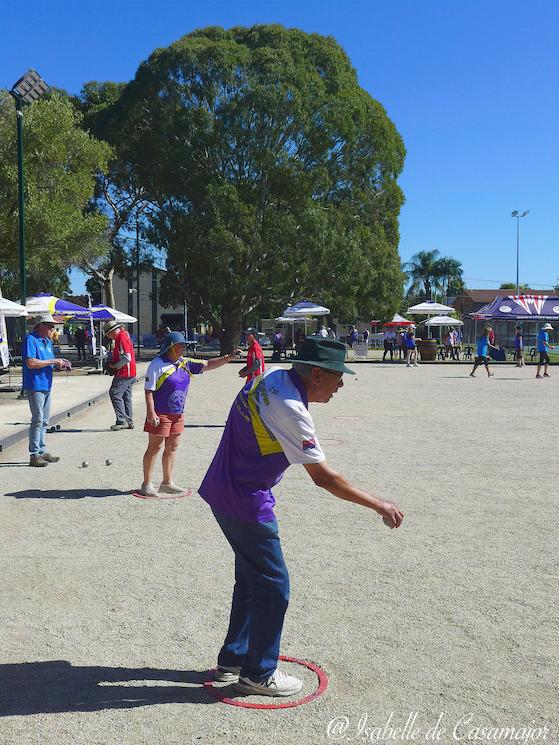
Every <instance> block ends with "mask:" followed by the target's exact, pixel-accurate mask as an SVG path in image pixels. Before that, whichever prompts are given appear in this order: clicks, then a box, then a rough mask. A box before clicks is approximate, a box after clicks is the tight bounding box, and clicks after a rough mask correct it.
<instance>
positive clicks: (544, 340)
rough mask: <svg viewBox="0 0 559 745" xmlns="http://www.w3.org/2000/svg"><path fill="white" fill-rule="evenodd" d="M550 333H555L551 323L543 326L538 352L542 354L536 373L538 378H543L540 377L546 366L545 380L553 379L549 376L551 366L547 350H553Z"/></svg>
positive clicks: (539, 337)
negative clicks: (548, 369)
mask: <svg viewBox="0 0 559 745" xmlns="http://www.w3.org/2000/svg"><path fill="white" fill-rule="evenodd" d="M548 331H553V326H552V325H551V324H550V323H546V324H545V326H542V327H541V329H540V332H539V334H538V352H539V353H540V361H539V362H538V371H537V373H536V378H541V377H542V376H541V375H540V372H541V369H542V365H543V366H544V368H543V377H544V378H550V377H551V375H549V374H548V372H547V366H548V365H549V355H548V353H547V350H548V349H553V347H552V346H551V344H550V343H549V333H548Z"/></svg>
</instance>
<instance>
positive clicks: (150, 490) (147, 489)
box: [140, 481, 159, 497]
mask: <svg viewBox="0 0 559 745" xmlns="http://www.w3.org/2000/svg"><path fill="white" fill-rule="evenodd" d="M140 494H141V495H142V496H143V497H158V496H159V494H158V493H157V492H156V491H155V486H154V485H153V484H152V483H151V481H148V482H147V484H142V488H141V489H140Z"/></svg>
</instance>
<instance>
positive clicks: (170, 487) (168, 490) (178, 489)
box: [159, 481, 186, 494]
mask: <svg viewBox="0 0 559 745" xmlns="http://www.w3.org/2000/svg"><path fill="white" fill-rule="evenodd" d="M159 491H160V493H161V494H184V493H185V491H186V489H183V488H182V486H177V485H176V484H174V483H173V482H172V481H170V482H169V483H168V484H165V483H164V482H163V481H162V482H161V483H160V484H159Z"/></svg>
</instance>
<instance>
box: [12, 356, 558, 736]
mask: <svg viewBox="0 0 559 745" xmlns="http://www.w3.org/2000/svg"><path fill="white" fill-rule="evenodd" d="M354 367H355V369H356V371H357V375H356V376H355V377H354V378H352V377H351V376H346V384H345V386H344V388H343V390H341V391H339V392H338V394H337V395H336V396H335V397H334V398H333V400H332V401H331V402H330V403H329V404H328V405H320V404H314V405H311V411H312V413H313V417H314V419H315V423H316V425H317V431H318V434H319V438H320V439H321V441H323V442H324V447H325V450H326V453H327V456H328V460H329V462H330V463H331V465H333V466H334V467H336V468H338V469H339V470H341V471H342V472H343V473H345V474H346V475H347V476H348V477H350V478H351V479H353V480H354V481H355V482H356V483H357V484H359V485H361V486H363V487H365V488H369V489H371V490H373V491H375V492H376V493H377V494H379V495H381V496H383V497H385V498H387V499H392V500H393V501H395V502H397V504H398V505H399V506H400V507H401V508H402V509H403V510H404V512H405V513H406V519H405V522H404V525H403V526H402V527H401V528H400V529H399V530H395V531H390V530H388V529H387V528H386V527H385V526H384V525H383V524H382V521H381V520H380V518H379V517H378V516H377V515H376V514H375V513H373V512H369V511H367V510H365V509H363V508H360V507H357V506H354V505H351V504H348V503H345V502H343V501H341V500H338V499H336V498H335V497H332V496H331V495H329V494H327V493H325V492H322V491H320V490H319V489H317V488H316V487H315V486H314V485H313V484H312V482H311V481H310V479H309V477H308V475H307V473H306V471H305V470H304V469H303V468H302V467H292V468H290V469H289V470H288V472H287V473H286V476H285V478H284V480H283V481H282V483H281V484H280V485H279V486H278V487H277V488H276V497H277V500H278V508H277V516H278V520H279V523H280V532H281V535H282V542H283V548H284V553H285V556H286V560H287V563H288V566H289V568H290V574H291V581H292V597H291V604H290V608H289V610H288V613H287V618H286V624H285V630H284V635H283V646H282V653H283V654H286V655H288V656H293V657H298V658H303V659H309V660H311V661H313V662H316V663H317V664H319V665H320V666H321V667H322V668H323V669H324V670H325V671H326V673H327V675H328V677H329V679H330V682H329V687H328V689H327V690H326V692H325V694H324V695H323V696H322V697H321V698H320V699H318V700H317V701H315V702H313V703H311V704H309V705H306V706H304V707H299V708H294V709H286V710H282V711H277V712H275V711H256V710H252V711H251V710H248V709H241V708H238V707H232V706H227V705H225V704H220V703H216V702H215V701H214V700H213V699H212V697H211V696H209V695H208V694H207V693H206V692H204V691H203V689H202V686H201V683H202V680H203V674H202V673H203V671H205V670H206V669H207V668H211V667H213V666H214V665H215V658H216V654H217V651H218V650H219V647H220V644H221V642H222V638H223V635H224V633H225V629H226V625H227V620H228V612H229V604H230V594H231V588H232V581H233V561H232V554H231V552H230V549H229V547H228V546H227V544H226V543H225V539H224V538H223V537H222V535H221V532H220V531H219V528H218V527H217V525H216V524H215V521H214V520H213V517H212V515H211V513H210V511H209V509H208V508H207V506H206V505H205V503H204V502H203V501H202V500H201V499H200V498H199V497H198V496H197V495H196V494H194V495H193V496H191V497H187V498H185V499H180V500H162V501H155V500H154V501H148V500H140V499H136V498H134V497H133V496H131V495H130V493H131V491H132V489H134V488H138V487H139V485H140V482H141V470H140V464H141V457H142V454H143V451H144V448H145V442H146V435H145V434H144V433H143V432H142V430H141V426H140V419H141V418H143V416H142V417H141V416H139V414H140V412H141V413H142V415H143V403H142V399H143V393H142V391H141V387H140V386H135V391H134V399H135V404H136V406H137V412H138V415H137V429H135V430H134V431H124V432H106V433H104V432H103V433H100V432H95V431H90V432H88V430H96V429H99V428H102V427H103V426H108V425H109V424H111V423H112V420H113V419H112V410H111V407H110V403H109V402H108V401H106V402H103V403H100V404H97V407H96V409H95V410H90V411H87V412H86V413H84V414H82V415H79V416H76V417H72V422H71V425H70V424H69V425H68V428H71V429H73V430H75V429H81V430H83V431H81V432H65V431H64V429H63V430H62V431H61V432H60V433H56V434H53V435H50V436H48V437H49V440H48V444H49V449H50V450H51V452H53V453H56V454H59V455H61V456H62V457H63V461H61V463H59V464H56V465H51V466H49V467H48V468H47V469H44V470H34V469H29V468H25V467H18V466H14V465H8V464H9V463H25V462H26V460H27V452H26V446H25V445H18V446H15V447H13V448H10V449H9V450H8V451H7V452H6V453H3V454H1V455H0V467H1V470H0V476H1V483H2V488H1V494H2V495H3V496H2V497H1V498H0V516H1V524H2V527H3V530H2V532H3V541H2V549H1V574H0V577H1V579H0V588H1V589H2V596H3V603H2V617H1V623H0V636H1V641H2V649H3V650H4V654H3V660H2V664H1V665H0V685H1V686H2V688H3V689H4V690H3V691H2V693H1V695H0V714H2V716H1V717H0V742H2V743H6V745H8V744H9V745H28V744H29V745H31V743H33V745H35V743H41V744H43V743H48V745H51V743H52V744H54V743H56V744H57V745H58V744H59V743H63V744H64V745H66V744H68V745H70V744H72V745H74V744H78V743H79V744H80V745H81V744H82V743H83V745H96V744H97V743H99V744H103V745H109V744H110V745H144V743H146V744H147V743H150V744H157V745H158V744H159V743H161V745H163V743H165V745H167V744H172V745H175V744H176V745H182V744H183V743H191V742H192V743H198V742H200V743H203V744H204V745H213V743H223V742H231V743H237V742H238V743H259V744H260V743H262V742H264V741H267V740H270V739H272V738H273V740H274V741H275V742H277V743H279V745H283V744H284V743H285V745H299V744H301V745H307V744H308V745H320V744H321V743H327V742H332V741H338V742H343V741H350V739H353V740H354V741H364V740H367V738H369V739H371V741H373V739H374V732H373V733H372V734H370V735H369V734H368V730H367V729H366V728H367V727H368V728H369V730H370V729H371V728H372V727H373V726H374V725H375V724H376V725H380V726H384V725H385V723H386V722H387V720H388V718H389V716H390V715H391V713H393V714H392V719H391V724H392V726H399V727H403V726H404V724H405V723H406V720H407V719H408V717H409V715H410V713H414V712H417V717H416V720H415V727H416V728H417V729H418V730H419V732H418V733H417V734H416V736H415V737H414V738H408V739H413V740H414V741H416V742H422V741H423V742H425V741H426V739H425V733H426V732H427V730H428V729H429V728H430V727H433V725H435V724H436V722H437V720H438V718H439V716H440V715H441V714H443V717H442V720H441V726H444V727H445V728H446V733H445V735H444V736H443V737H442V739H440V740H439V742H443V743H446V742H449V743H450V742H454V741H456V740H455V738H454V737H453V728H454V726H455V725H456V724H457V723H458V721H459V720H460V718H461V717H465V716H467V715H468V714H471V715H472V716H471V720H470V724H469V725H468V726H467V725H466V724H465V723H464V724H460V725H458V727H459V729H458V735H459V736H462V735H464V736H465V735H467V732H468V729H469V728H471V727H473V726H479V727H482V726H491V725H493V726H498V727H505V726H508V727H512V726H514V727H517V728H521V727H529V726H531V727H536V726H540V727H544V726H547V727H548V728H549V731H550V733H549V735H548V737H547V741H548V742H549V741H551V742H554V741H557V735H558V724H559V721H558V719H559V717H558V715H557V701H558V700H559V696H558V693H559V691H558V684H557V680H558V676H557V673H558V672H559V669H558V668H559V666H558V664H557V663H558V657H559V654H558V651H557V644H556V640H557V632H558V630H559V629H558V626H559V624H558V612H557V603H556V590H557V580H558V579H559V568H558V566H557V548H558V542H557V537H556V536H557V529H556V526H557V518H558V517H559V515H558V512H559V510H558V505H557V490H556V487H555V485H554V484H555V481H556V474H557V473H558V471H559V469H558V465H559V464H558V456H557V442H558V434H559V426H558V423H557V421H558V420H557V403H556V402H557V394H558V392H559V386H558V381H559V377H558V376H557V375H555V376H554V377H553V378H551V379H550V380H534V379H533V374H534V370H532V369H524V370H517V369H516V368H514V367H509V366H506V367H500V366H495V368H494V369H495V377H494V378H492V379H487V377H486V376H485V373H484V372H483V371H482V370H480V371H478V376H477V378H476V379H474V380H472V379H471V378H469V377H468V374H469V372H470V368H469V367H468V366H451V365H448V366H433V365H424V366H421V367H419V368H417V369H415V368H412V369H407V368H406V367H404V366H401V365H396V364H395V365H390V364H386V365H379V364H376V365H366V364H363V365H358V364H354ZM237 372H238V367H237V366H234V365H231V366H228V367H226V368H222V369H220V370H217V371H214V372H212V373H209V374H206V375H203V376H200V378H197V379H195V380H194V381H193V385H192V388H191V392H190V395H189V400H188V409H187V411H188V416H187V425H188V426H187V429H186V431H185V434H184V435H183V438H182V441H181V446H180V451H179V457H178V460H177V469H176V476H177V479H176V480H177V481H178V482H179V483H181V484H183V485H184V486H189V487H192V488H193V489H196V488H197V486H198V485H199V483H200V480H201V478H202V477H203V475H204V473H205V469H206V468H207V465H208V464H209V462H210V460H211V458H212V456H213V453H214V451H215V448H216V446H217V444H218V442H219V439H220V437H221V433H222V427H223V424H224V422H225V418H226V415H227V412H228V410H229V407H230V404H231V402H232V400H233V398H234V396H235V393H236V391H237V390H238V388H239V380H238V378H237ZM552 372H555V370H554V369H553V368H552ZM106 458H111V459H112V460H113V465H112V466H105V459H106ZM83 460H87V461H88V462H89V467H88V468H81V467H80V465H81V463H82V461H83ZM286 669H287V666H286ZM289 671H292V672H293V673H295V674H297V673H298V672H300V671H299V669H297V672H296V671H295V669H293V667H292V666H289ZM302 676H303V678H304V680H305V688H304V691H303V692H304V693H305V694H306V693H308V692H309V689H311V688H312V686H313V685H314V683H315V679H314V678H313V675H312V674H309V675H307V674H306V673H304V674H303V675H302ZM250 700H253V699H250ZM259 700H260V699H259ZM343 717H346V718H347V719H346V720H343ZM332 720H336V722H341V723H342V725H343V723H344V721H345V722H346V724H347V729H346V730H345V731H343V732H342V731H341V729H343V726H341V728H340V729H338V730H335V728H334V727H333V725H331V726H330V730H328V726H329V723H330V722H331V721H332ZM360 722H361V725H360ZM360 727H361V730H360ZM376 739H377V740H381V741H389V740H390V739H391V738H390V736H389V732H388V731H386V732H385V734H384V736H382V737H377V738H376ZM480 739H483V738H481V736H480ZM540 739H541V738H540ZM464 741H468V738H467V737H466V736H465V737H464ZM469 741H472V738H470V740H469ZM478 742H479V740H478Z"/></svg>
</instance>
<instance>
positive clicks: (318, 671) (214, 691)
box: [204, 654, 328, 709]
mask: <svg viewBox="0 0 559 745" xmlns="http://www.w3.org/2000/svg"><path fill="white" fill-rule="evenodd" d="M279 659H280V660H282V661H283V662H293V663H294V664H295V665H303V667H307V668H308V669H309V670H312V671H313V673H315V675H316V677H317V678H318V686H317V688H316V690H315V691H313V693H309V695H308V696H305V697H304V698H300V699H298V700H297V701H286V702H285V703H283V704H252V703H248V702H245V701H242V700H239V699H236V698H228V697H227V696H223V695H222V693H221V691H223V690H225V688H228V687H229V686H223V687H222V688H216V687H215V686H214V683H215V681H214V680H207V681H206V682H205V683H204V688H205V689H206V691H208V693H211V695H212V696H214V697H215V698H217V700H218V701H219V702H220V703H222V704H229V705H230V706H241V707H243V708H244V709H292V708H293V707H294V706H302V705H303V704H310V702H311V701H314V700H315V699H317V698H318V697H319V696H322V694H323V693H324V691H325V690H326V688H327V687H328V676H327V675H326V673H325V672H324V670H323V669H322V668H321V667H319V666H318V665H315V664H314V662H308V661H307V660H298V659H297V658H296V657H284V655H282V654H280V656H279ZM213 672H214V671H213V670H211V671H210V674H213ZM248 695H250V694H248Z"/></svg>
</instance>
